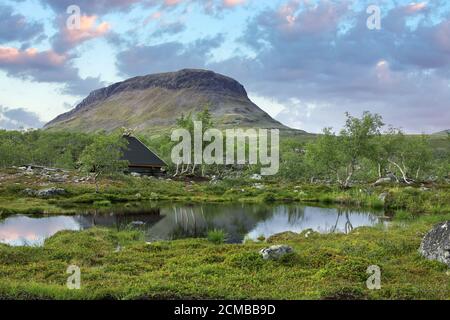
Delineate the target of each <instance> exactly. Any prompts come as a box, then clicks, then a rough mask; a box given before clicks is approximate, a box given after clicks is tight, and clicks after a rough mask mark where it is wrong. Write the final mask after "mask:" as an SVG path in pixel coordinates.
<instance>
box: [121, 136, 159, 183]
mask: <svg viewBox="0 0 450 320" xmlns="http://www.w3.org/2000/svg"><path fill="white" fill-rule="evenodd" d="M124 138H125V139H126V140H127V142H128V145H127V147H126V150H123V156H122V160H126V161H128V163H129V164H128V172H130V173H137V174H140V175H144V176H162V175H163V174H164V171H163V170H164V168H165V167H167V163H165V162H164V161H163V160H162V159H161V158H160V157H158V155H157V154H156V153H154V152H153V151H151V150H150V149H149V148H148V147H147V146H146V145H145V144H143V143H142V142H141V141H140V140H139V139H138V138H136V137H133V136H131V135H124Z"/></svg>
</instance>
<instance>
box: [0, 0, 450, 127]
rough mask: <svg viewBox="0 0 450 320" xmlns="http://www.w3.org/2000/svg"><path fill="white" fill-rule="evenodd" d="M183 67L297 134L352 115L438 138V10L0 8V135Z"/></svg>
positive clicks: (404, 5) (449, 75)
mask: <svg viewBox="0 0 450 320" xmlns="http://www.w3.org/2000/svg"><path fill="white" fill-rule="evenodd" d="M370 5H376V6H377V7H376V8H378V9H379V13H380V20H379V22H380V24H379V28H373V24H370V26H371V27H368V23H367V22H368V20H369V22H373V21H376V16H374V12H375V11H371V10H368V8H369V6H370ZM74 6H75V7H74ZM74 8H75V11H74ZM77 8H78V9H79V15H78V17H79V19H78V20H77V19H74V17H76V14H77V13H78V12H77ZM68 9H69V10H68ZM74 14H75V16H74ZM373 19H375V20H373ZM77 21H79V24H77V23H76V22H77ZM183 68H202V69H210V70H213V71H215V72H218V73H222V74H225V75H227V76H230V77H233V78H234V79H236V80H238V81H239V82H240V83H242V84H243V85H244V86H245V88H246V89H247V92H248V93H249V97H250V99H251V100H252V101H253V102H255V103H256V104H257V105H258V106H260V107H261V108H262V109H263V110H265V111H266V112H268V113H269V114H270V115H271V116H272V117H274V118H275V119H277V120H279V121H281V122H282V123H284V124H286V125H288V126H290V127H293V128H298V129H302V130H306V131H308V132H320V131H321V130H322V129H323V128H324V127H333V128H335V129H336V130H338V129H339V128H341V127H342V125H343V123H344V119H345V112H349V113H351V114H352V115H355V116H359V115H361V114H362V113H363V112H364V111H366V110H367V111H371V112H374V113H378V114H380V115H382V116H383V119H384V121H385V123H387V124H390V125H393V126H395V127H397V128H402V129H403V130H404V131H405V132H408V133H433V132H438V131H441V130H444V129H449V128H450V3H449V2H448V1H446V0H432V1H428V2H411V1H403V0H392V1H388V0H384V1H383V0H380V1H376V0H372V1H365V0H361V1H355V0H340V1H331V0H270V1H269V0H267V1H265V0H143V1H139V0H98V1H93V0H0V128H4V129H16V128H20V127H24V128H28V127H41V126H42V125H43V124H44V123H46V122H47V121H49V120H51V119H53V118H54V117H56V116H57V115H59V114H61V113H63V112H67V111H68V110H70V109H71V108H73V107H74V106H75V105H76V104H77V103H79V102H80V101H81V100H82V99H83V98H84V97H86V96H87V95H88V94H89V92H91V91H92V90H95V89H98V88H101V87H104V86H106V85H109V84H112V83H115V82H118V81H122V80H125V79H127V78H130V77H133V76H137V75H145V74H150V73H159V72H168V71H176V70H179V69H183Z"/></svg>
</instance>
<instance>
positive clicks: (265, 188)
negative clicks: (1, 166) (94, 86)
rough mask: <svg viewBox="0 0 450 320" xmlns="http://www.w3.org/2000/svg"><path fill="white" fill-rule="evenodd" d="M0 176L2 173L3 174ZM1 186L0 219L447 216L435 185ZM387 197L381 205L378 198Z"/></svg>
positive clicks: (153, 182)
mask: <svg viewBox="0 0 450 320" xmlns="http://www.w3.org/2000/svg"><path fill="white" fill-rule="evenodd" d="M3 174H4V173H3ZM8 177H9V178H8V179H6V180H3V182H2V184H0V215H4V216H6V215H9V214H17V213H21V214H40V213H45V214H61V213H64V214H71V213H75V212H76V210H77V208H79V207H80V206H93V207H107V206H109V205H110V204H117V203H119V204H120V203H123V204H126V203H129V204H130V205H132V203H134V202H140V201H171V202H177V201H178V202H185V203H186V202H189V203H201V202H217V203H218V202H246V203H258V202H261V203H262V202H268V203H269V202H304V203H307V202H314V203H322V204H342V205H351V206H357V207H366V208H373V209H383V208H385V209H386V210H387V211H398V210H404V211H408V212H411V213H413V214H416V215H417V214H423V213H432V214H441V213H447V212H450V186H448V185H437V186H435V187H433V189H432V190H430V191H423V190H421V189H420V187H419V186H416V187H405V186H395V185H392V186H384V187H373V186H370V185H360V186H355V187H353V188H350V189H348V190H342V189H340V188H338V187H336V186H328V185H316V184H300V185H298V183H294V182H288V181H276V180H264V181H259V182H258V183H256V182H255V181H252V180H249V179H225V180H222V181H219V182H217V183H214V184H211V183H209V182H191V181H171V180H158V179H154V178H153V179H152V178H150V179H147V178H134V177H129V176H122V177H115V178H108V179H103V180H102V181H101V182H100V186H101V192H100V193H96V192H95V185H94V184H93V183H92V182H91V183H82V184H80V183H78V184H75V183H46V186H45V187H46V188H50V187H58V188H64V189H65V190H66V191H67V194H66V195H64V196H58V197H55V198H51V199H39V198H35V197H30V196H27V195H26V194H24V192H23V191H24V190H25V189H26V188H31V189H34V190H37V189H39V188H42V187H41V184H42V181H38V180H36V179H33V178H30V177H29V176H20V175H14V174H10V175H9V176H8ZM382 193H387V196H386V199H385V201H382V200H380V198H379V195H380V194H382Z"/></svg>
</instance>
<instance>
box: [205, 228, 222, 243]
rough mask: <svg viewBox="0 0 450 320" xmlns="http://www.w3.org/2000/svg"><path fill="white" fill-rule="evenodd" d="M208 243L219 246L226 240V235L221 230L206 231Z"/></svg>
mask: <svg viewBox="0 0 450 320" xmlns="http://www.w3.org/2000/svg"><path fill="white" fill-rule="evenodd" d="M207 238H208V241H209V242H212V243H215V244H221V243H224V242H225V240H226V233H225V231H223V230H217V229H214V230H210V231H208V236H207Z"/></svg>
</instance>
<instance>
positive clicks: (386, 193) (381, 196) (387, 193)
mask: <svg viewBox="0 0 450 320" xmlns="http://www.w3.org/2000/svg"><path fill="white" fill-rule="evenodd" d="M388 196H389V192H383V193H382V194H380V195H379V196H378V199H379V200H380V201H382V202H383V203H384V202H386V198H387V197H388Z"/></svg>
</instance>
